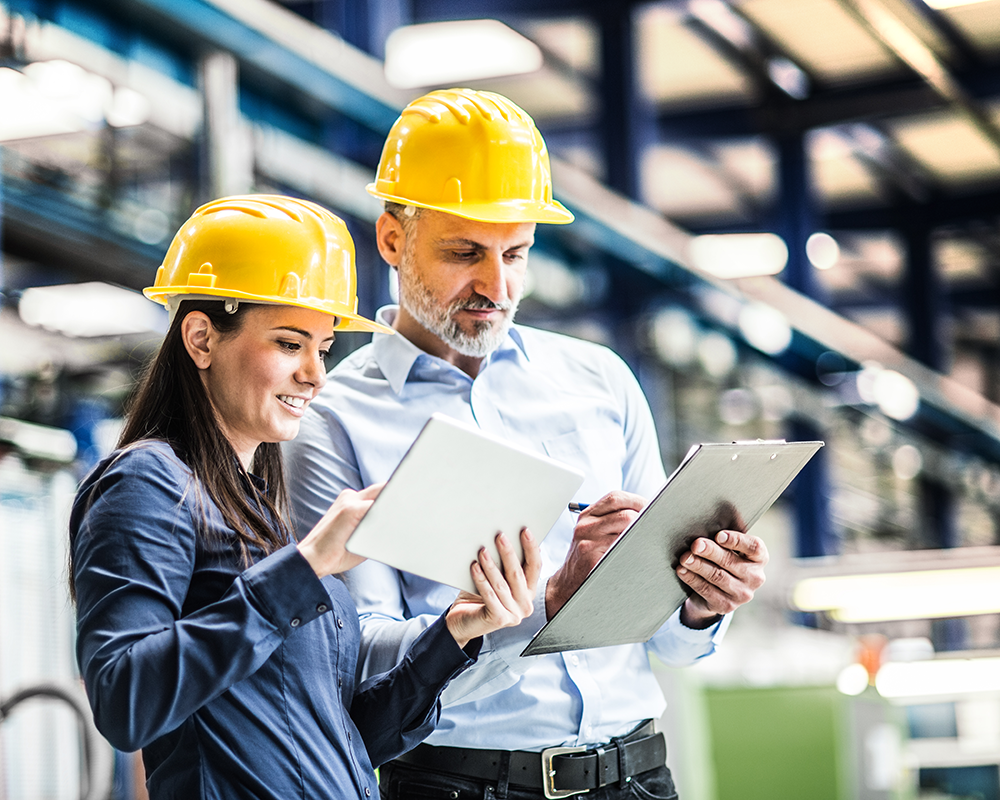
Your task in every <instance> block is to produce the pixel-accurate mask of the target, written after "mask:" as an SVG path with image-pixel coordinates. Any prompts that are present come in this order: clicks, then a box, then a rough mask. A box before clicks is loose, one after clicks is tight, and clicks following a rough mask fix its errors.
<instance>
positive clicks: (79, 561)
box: [70, 442, 481, 800]
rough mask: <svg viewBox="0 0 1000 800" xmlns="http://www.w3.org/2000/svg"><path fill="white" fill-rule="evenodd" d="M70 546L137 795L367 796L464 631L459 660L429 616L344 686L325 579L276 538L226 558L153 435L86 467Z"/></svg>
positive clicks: (198, 496) (330, 586) (430, 706)
mask: <svg viewBox="0 0 1000 800" xmlns="http://www.w3.org/2000/svg"><path fill="white" fill-rule="evenodd" d="M247 488H248V491H252V488H251V487H249V486H248V487H247ZM201 513H205V514H207V518H208V520H209V528H210V535H208V536H205V535H199V534H196V525H195V520H197V519H199V518H200V514H201ZM70 542H71V548H72V553H73V565H74V573H73V574H74V579H75V582H76V592H77V612H78V622H77V632H78V641H77V659H78V661H79V665H80V670H81V672H82V674H83V678H84V681H85V684H86V687H87V694H88V696H89V698H90V704H91V707H92V708H93V712H94V718H95V721H96V723H97V727H98V729H99V730H100V731H101V733H103V734H104V736H105V737H106V738H107V739H108V741H109V742H111V744H112V745H114V746H115V747H116V748H118V749H119V750H123V751H132V750H138V749H142V754H143V761H144V764H145V767H146V775H147V786H148V788H149V793H150V797H151V798H152V799H153V800H161V798H183V800H192V798H226V799H227V800H231V799H232V798H251V797H252V798H281V800H286V799H287V798H294V797H301V798H310V800H312V799H313V798H321V797H322V798H362V800H363V799H364V798H369V797H376V798H377V796H378V795H377V793H378V788H377V784H376V780H375V775H374V771H373V768H372V765H373V764H374V765H378V764H381V763H384V762H385V761H388V760H389V759H391V758H393V757H395V756H396V755H399V754H400V753H402V752H404V751H406V750H408V749H410V748H411V747H413V746H414V745H416V744H417V743H418V742H419V741H421V740H422V739H423V738H424V737H425V736H426V735H427V734H429V733H430V732H431V730H433V727H434V724H435V723H436V721H437V718H438V714H439V710H440V709H439V703H438V700H437V698H438V695H439V694H440V692H441V690H442V689H443V688H444V686H445V685H446V684H447V682H448V680H450V679H451V678H452V677H453V676H454V675H456V674H458V673H459V672H461V671H462V670H463V669H464V668H465V667H466V666H468V665H469V664H470V663H472V659H473V658H475V656H476V655H477V654H478V648H479V645H480V644H481V640H475V641H474V642H473V643H472V644H471V645H470V646H469V647H467V648H466V650H467V651H470V652H471V658H470V655H469V654H467V653H466V652H465V651H463V650H461V649H460V648H459V647H458V645H457V644H456V643H455V640H454V639H453V638H452V637H451V635H450V634H449V633H448V630H447V627H446V626H445V624H444V619H443V618H438V619H437V621H436V622H434V623H433V624H432V625H430V626H429V627H428V628H427V630H426V631H425V632H424V634H423V635H422V636H421V637H420V639H418V640H417V641H416V642H415V643H414V645H413V646H412V647H411V648H410V650H409V653H408V655H407V657H406V659H405V661H404V662H403V663H402V664H401V665H400V667H398V668H397V669H394V670H392V671H391V672H388V673H384V674H382V675H379V676H375V677H373V678H371V679H370V680H368V681H365V682H364V683H362V684H361V685H360V686H359V685H356V679H355V673H356V667H357V657H358V642H359V639H360V631H359V628H358V618H357V611H356V609H355V606H354V604H353V602H352V601H351V598H350V595H348V593H347V591H346V589H345V588H344V586H343V583H342V582H341V581H340V580H338V579H337V578H334V577H326V578H323V579H322V580H320V579H319V578H317V577H316V574H315V573H314V572H313V570H312V568H311V567H310V566H309V564H308V563H307V562H306V560H305V559H304V558H303V557H302V555H301V554H300V553H299V551H298V550H297V549H296V547H295V545H294V544H291V543H290V544H288V545H287V546H286V547H284V548H282V549H281V550H279V551H277V552H275V553H273V554H271V555H269V556H267V557H263V558H259V560H256V563H254V564H253V565H252V566H251V567H250V568H249V569H244V566H243V563H242V561H241V558H240V555H239V550H238V547H237V545H236V537H235V534H234V533H233V532H232V530H231V529H229V528H227V527H226V525H225V523H224V522H223V519H222V516H221V514H220V513H219V510H218V508H217V507H216V506H215V505H214V504H213V503H212V501H211V500H210V499H209V498H207V497H206V496H204V495H203V494H202V493H200V492H199V491H198V489H197V486H196V485H195V482H194V479H193V478H192V475H191V471H190V470H189V469H188V468H187V466H186V465H185V464H184V463H183V462H182V461H181V460H180V459H179V458H178V457H177V456H176V455H175V454H174V452H173V450H172V449H171V448H170V447H169V446H168V445H166V444H164V443H162V442H147V443H142V444H140V445H138V446H133V447H131V448H128V449H126V450H125V451H121V452H117V453H114V454H112V455H111V456H109V457H108V458H107V459H106V460H104V461H103V462H101V464H99V465H98V466H97V467H96V468H95V470H94V471H93V472H92V473H91V474H90V475H89V476H88V477H87V478H86V479H85V480H84V482H83V485H82V486H81V488H80V491H79V493H78V495H77V499H76V502H75V504H74V507H73V513H72V517H71V521H70Z"/></svg>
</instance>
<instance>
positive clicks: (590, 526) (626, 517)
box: [545, 492, 646, 619]
mask: <svg viewBox="0 0 1000 800" xmlns="http://www.w3.org/2000/svg"><path fill="white" fill-rule="evenodd" d="M645 505H646V500H645V498H642V497H640V496H639V495H637V494H630V493H629V492H611V493H610V494H606V495H604V497H602V498H601V499H600V500H598V501H597V502H596V503H593V504H592V505H590V506H588V507H587V508H586V509H585V510H584V511H583V512H581V514H580V519H579V520H578V521H577V523H576V527H575V528H574V529H573V542H572V543H571V544H570V547H569V553H567V555H566V560H565V561H564V562H563V565H562V566H561V567H559V569H558V570H556V571H555V573H554V574H553V575H552V577H551V578H549V581H548V583H547V584H546V585H545V618H546V619H552V617H554V616H555V615H556V612H557V611H559V609H560V608H562V607H563V605H564V604H565V603H566V601H567V600H569V598H570V595H571V594H573V592H575V591H576V590H577V588H578V587H579V586H580V584H581V583H583V579H584V578H586V577H587V576H588V575H589V574H590V571H591V570H592V569H593V568H594V566H595V565H596V564H597V562H598V561H600V560H601V557H602V556H603V555H604V554H605V553H606V552H607V551H608V548H609V547H611V545H613V544H614V543H615V540H616V539H617V538H618V535H619V534H620V533H621V532H622V531H623V530H625V529H626V528H627V527H628V526H629V525H631V524H632V520H634V519H635V518H636V517H637V516H638V514H639V511H641V510H642V507H643V506H645Z"/></svg>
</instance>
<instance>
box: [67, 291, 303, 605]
mask: <svg viewBox="0 0 1000 800" xmlns="http://www.w3.org/2000/svg"><path fill="white" fill-rule="evenodd" d="M251 308H252V305H251V304H247V303H242V304H240V306H239V307H238V308H237V310H236V312H235V313H233V314H230V313H228V312H226V311H225V309H224V307H223V303H222V301H219V300H184V301H182V302H181V304H180V308H179V309H178V311H177V313H176V315H175V316H174V320H173V323H172V324H171V325H170V329H169V330H168V331H167V335H166V336H165V337H164V339H163V344H162V345H160V349H159V351H158V352H157V354H156V355H155V356H154V357H153V359H152V361H150V363H149V365H148V366H147V367H146V369H145V371H144V373H143V375H142V377H141V378H140V379H139V383H138V384H137V386H136V389H135V392H134V393H133V395H132V398H131V400H130V402H129V406H128V409H127V411H126V421H125V427H124V429H123V430H122V433H121V436H120V437H119V439H118V447H119V448H126V447H128V446H130V445H133V444H136V443H138V442H142V441H148V440H160V441H163V442H166V443H167V444H169V445H170V446H171V448H173V450H174V452H175V453H176V454H177V456H178V458H180V459H181V460H182V461H183V462H184V463H185V464H187V465H188V467H189V468H190V469H191V472H192V473H193V476H194V481H193V485H192V487H190V488H191V489H192V490H193V491H194V492H195V493H196V495H195V499H196V502H197V504H198V505H199V506H200V507H201V509H202V516H201V520H200V523H201V529H200V530H199V534H201V535H207V534H208V524H207V517H206V516H205V513H204V496H205V495H207V496H208V497H209V498H211V500H212V502H214V503H215V505H216V506H218V508H219V511H220V512H221V513H222V517H223V519H224V520H225V521H226V524H227V525H228V526H229V527H230V528H232V529H233V531H234V532H235V533H236V536H237V542H238V544H239V549H240V553H241V555H242V557H243V562H244V563H245V564H246V565H247V566H249V565H250V564H251V563H252V561H253V559H252V557H251V553H250V549H251V548H260V550H262V551H263V552H264V553H265V554H266V553H271V552H274V551H275V550H277V549H279V548H281V547H283V546H284V545H286V544H287V543H288V541H289V528H288V525H287V523H286V522H285V520H284V517H283V512H284V510H285V509H286V508H287V506H288V501H287V493H286V488H285V479H284V470H283V468H282V460H281V446H280V445H278V444H277V443H273V442H264V443H263V444H261V445H259V446H258V447H257V451H256V452H255V453H254V457H253V461H252V463H251V465H250V471H251V472H253V473H254V474H255V475H257V476H259V477H260V478H262V479H263V480H264V481H265V482H266V488H265V489H264V490H263V491H261V490H253V491H248V490H249V489H250V482H249V481H248V478H247V476H246V474H245V473H244V470H243V467H242V465H241V464H240V461H239V458H238V457H237V455H236V451H235V450H234V449H233V447H232V445H231V444H230V443H229V440H228V439H227V438H226V436H225V434H224V433H223V432H222V429H221V428H220V427H219V421H218V419H217V418H216V415H215V414H214V413H212V404H211V401H210V400H209V398H208V394H207V393H206V392H205V386H204V384H203V383H202V381H201V376H200V375H199V373H198V368H197V367H196V366H195V364H194V361H192V360H191V356H190V355H189V354H188V352H187V350H186V349H185V348H184V342H183V340H182V338H181V322H182V321H183V319H184V317H185V316H187V315H188V314H189V313H191V312H192V311H201V312H202V313H204V314H205V315H206V316H207V317H208V318H209V319H210V320H211V322H212V325H213V326H214V327H215V329H216V330H217V331H218V332H219V333H221V334H222V335H223V336H227V335H231V334H235V333H237V332H238V331H239V329H240V327H241V326H242V324H243V320H244V318H245V316H246V314H247V312H248V311H249V310H250V309H251ZM248 495H250V496H248ZM251 497H252V499H251ZM69 575H70V589H71V593H72V592H73V590H74V586H73V569H72V563H71V564H70V571H69Z"/></svg>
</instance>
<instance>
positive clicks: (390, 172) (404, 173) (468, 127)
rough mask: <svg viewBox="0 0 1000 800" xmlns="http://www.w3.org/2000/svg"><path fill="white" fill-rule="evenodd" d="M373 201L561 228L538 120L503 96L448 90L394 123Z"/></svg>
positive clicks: (372, 187)
mask: <svg viewBox="0 0 1000 800" xmlns="http://www.w3.org/2000/svg"><path fill="white" fill-rule="evenodd" d="M367 189H368V192H369V194H372V195H374V196H375V197H379V198H381V199H383V200H388V201H391V202H393V203H402V204H404V205H412V206H420V207H421V208H432V209H435V210H436V211H444V212H446V213H448V214H455V215H457V216H459V217H466V218H468V219H474V220H480V221H481V222H554V223H556V224H565V223H567V222H572V221H573V215H572V214H571V213H570V212H569V211H568V210H567V209H566V208H565V207H564V206H563V205H562V204H561V203H559V202H558V201H556V200H553V199H552V172H551V170H550V168H549V153H548V150H547V149H546V147H545V141H544V140H543V139H542V135H541V134H540V133H539V132H538V128H536V127H535V123H534V121H533V120H532V119H531V117H529V116H528V115H527V114H526V113H525V112H524V111H523V110H521V109H520V108H518V107H517V106H516V105H514V104H513V103H512V102H511V101H510V100H508V99H507V98H506V97H503V96H502V95H499V94H495V93H493V92H477V91H473V90H472V89H442V90H439V91H435V92H431V93H429V94H426V95H424V96H423V97H420V98H418V99H416V100H414V101H413V102H412V103H410V104H409V105H408V106H407V107H406V108H404V109H403V112H402V113H401V114H400V115H399V119H397V120H396V122H395V123H394V124H393V126H392V129H391V130H390V131H389V136H388V138H387V139H386V142H385V147H384V148H383V149H382V158H381V160H380V161H379V165H378V172H377V174H376V178H375V182H374V183H371V184H369V185H368V187H367Z"/></svg>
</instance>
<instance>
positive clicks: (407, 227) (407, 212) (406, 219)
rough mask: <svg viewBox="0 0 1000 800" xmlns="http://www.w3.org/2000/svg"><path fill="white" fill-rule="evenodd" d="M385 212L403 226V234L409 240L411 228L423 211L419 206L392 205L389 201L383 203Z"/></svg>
mask: <svg viewBox="0 0 1000 800" xmlns="http://www.w3.org/2000/svg"><path fill="white" fill-rule="evenodd" d="M385 211H386V213H387V214H391V215H392V216H393V217H394V218H395V220H396V222H398V223H399V224H400V225H402V226H403V233H405V234H406V237H407V238H409V237H410V234H411V233H412V232H413V226H414V224H415V223H416V221H417V220H418V219H420V215H421V214H423V213H424V210H423V209H422V208H420V206H409V205H404V204H403V203H394V202H392V201H391V200H386V201H385Z"/></svg>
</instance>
